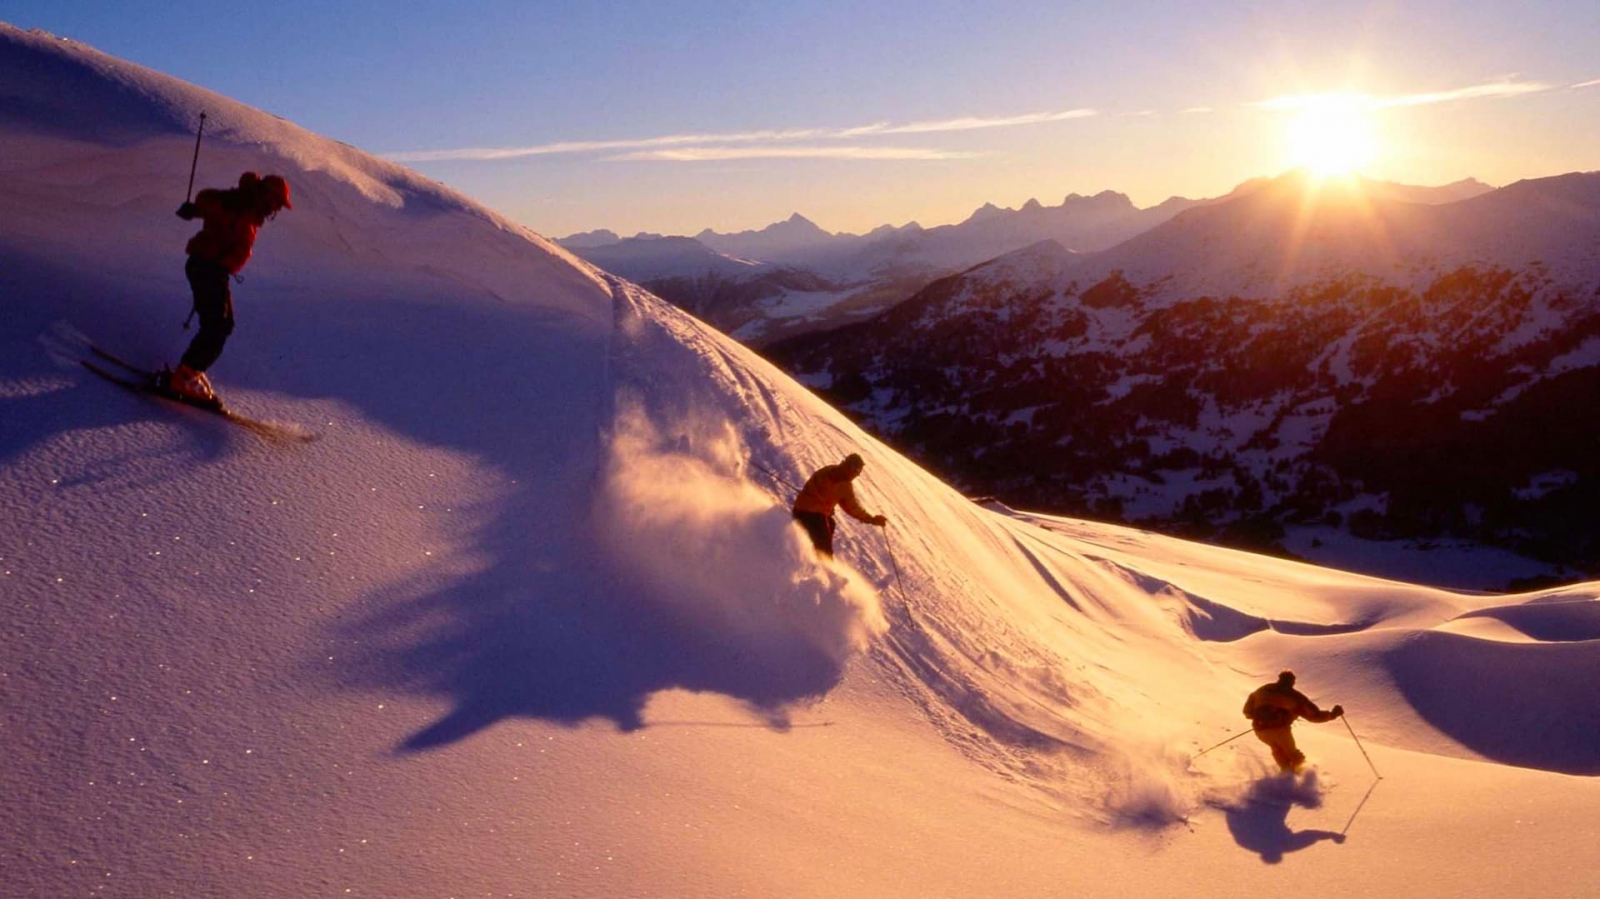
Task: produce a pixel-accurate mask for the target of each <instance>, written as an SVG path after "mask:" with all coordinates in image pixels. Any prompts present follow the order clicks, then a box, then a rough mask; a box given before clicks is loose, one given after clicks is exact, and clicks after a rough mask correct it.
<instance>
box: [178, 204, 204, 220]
mask: <svg viewBox="0 0 1600 899" xmlns="http://www.w3.org/2000/svg"><path fill="white" fill-rule="evenodd" d="M199 214H200V210H199V209H198V208H197V207H196V206H195V205H194V204H193V203H185V204H183V205H182V206H179V207H178V218H181V219H183V220H184V221H186V222H187V221H189V220H191V219H193V218H194V217H195V216H197V215H199Z"/></svg>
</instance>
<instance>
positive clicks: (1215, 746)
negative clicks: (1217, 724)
mask: <svg viewBox="0 0 1600 899" xmlns="http://www.w3.org/2000/svg"><path fill="white" fill-rule="evenodd" d="M1254 729H1255V728H1246V729H1244V730H1241V731H1239V732H1238V733H1236V734H1234V735H1233V736H1231V737H1229V738H1228V739H1226V740H1223V741H1222V742H1221V743H1217V744H1216V745H1214V746H1210V747H1207V748H1205V749H1202V750H1200V751H1199V752H1197V753H1195V756H1194V758H1196V759H1197V758H1199V757H1200V756H1202V755H1205V754H1206V753H1208V752H1210V751H1211V750H1213V749H1216V748H1218V747H1221V746H1226V745H1228V744H1229V743H1232V742H1233V741H1234V740H1237V739H1239V738H1240V737H1242V736H1244V735H1245V734H1247V733H1249V732H1250V731H1252V730H1254ZM1189 761H1191V762H1192V761H1194V759H1190V760H1189Z"/></svg>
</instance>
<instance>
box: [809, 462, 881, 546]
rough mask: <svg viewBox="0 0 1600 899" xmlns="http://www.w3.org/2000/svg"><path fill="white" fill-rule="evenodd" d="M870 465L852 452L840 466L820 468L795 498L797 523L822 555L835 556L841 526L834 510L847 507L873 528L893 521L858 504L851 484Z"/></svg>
mask: <svg viewBox="0 0 1600 899" xmlns="http://www.w3.org/2000/svg"><path fill="white" fill-rule="evenodd" d="M866 467H867V463H866V462H865V461H863V460H862V458H861V457H860V456H859V455H857V454H855V453H851V454H850V455H848V456H845V457H844V461H843V462H840V463H839V464H838V465H825V466H823V467H822V468H819V469H817V473H816V474H814V475H812V476H811V477H810V478H807V479H806V485H805V486H804V487H802V488H800V495H799V496H797V497H795V499H794V520H795V521H798V522H800V526H801V527H803V528H805V529H806V533H807V534H809V535H811V545H812V546H815V547H816V548H817V552H818V553H819V554H821V555H824V556H828V557H830V558H831V557H832V556H833V532H834V529H835V528H836V527H837V524H836V523H835V522H834V520H833V510H834V508H835V507H836V506H837V507H843V508H844V510H845V511H846V512H848V513H849V514H850V517H851V518H855V519H857V520H859V521H864V522H866V523H867V524H870V525H876V526H877V527H880V528H881V527H883V526H885V525H887V524H888V523H889V519H887V518H885V517H883V516H882V515H871V514H868V512H867V510H866V509H863V508H861V503H859V502H857V501H856V491H855V488H854V487H853V486H851V482H852V481H854V480H855V479H856V478H857V477H860V475H861V471H862V469H864V468H866Z"/></svg>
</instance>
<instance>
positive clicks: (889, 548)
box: [883, 525, 910, 602]
mask: <svg viewBox="0 0 1600 899" xmlns="http://www.w3.org/2000/svg"><path fill="white" fill-rule="evenodd" d="M883 551H884V552H886V553H888V554H889V567H890V568H892V569H894V583H895V586H897V587H899V588H900V601H901V602H910V600H908V599H906V584H905V581H902V580H900V563H899V562H896V561H895V560H894V548H893V547H892V546H890V545H889V527H888V525H885V526H884V528H883Z"/></svg>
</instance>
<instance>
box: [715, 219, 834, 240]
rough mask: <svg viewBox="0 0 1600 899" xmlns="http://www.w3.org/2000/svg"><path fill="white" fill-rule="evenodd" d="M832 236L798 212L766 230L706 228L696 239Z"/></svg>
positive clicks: (774, 223)
mask: <svg viewBox="0 0 1600 899" xmlns="http://www.w3.org/2000/svg"><path fill="white" fill-rule="evenodd" d="M832 236H833V234H832V233H831V232H829V231H826V230H824V229H823V228H821V227H820V226H818V225H817V223H816V222H813V221H812V220H810V219H808V218H806V217H805V216H803V215H801V214H800V213H798V212H796V213H793V214H791V215H790V216H789V217H788V218H786V219H784V220H783V221H781V222H773V223H772V224H770V225H768V226H766V227H765V228H761V229H759V230H756V229H748V230H745V231H729V232H726V233H723V232H719V231H714V230H712V229H710V228H706V229H704V230H702V231H701V232H700V233H699V234H696V235H695V238H696V239H697V240H706V239H711V240H716V239H718V238H749V237H784V238H796V237H823V238H826V237H832Z"/></svg>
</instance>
